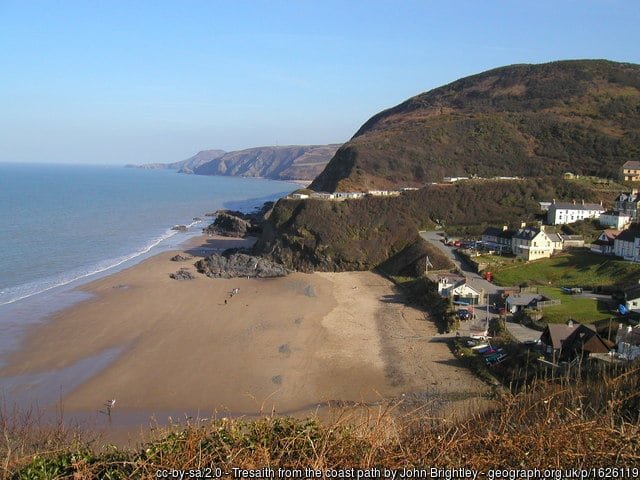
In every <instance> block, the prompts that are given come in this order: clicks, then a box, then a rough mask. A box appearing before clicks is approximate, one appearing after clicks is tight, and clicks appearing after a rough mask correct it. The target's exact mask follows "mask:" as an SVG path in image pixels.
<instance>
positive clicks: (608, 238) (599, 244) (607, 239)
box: [591, 228, 620, 255]
mask: <svg viewBox="0 0 640 480" xmlns="http://www.w3.org/2000/svg"><path fill="white" fill-rule="evenodd" d="M618 235H620V230H615V229H612V228H608V229H606V230H603V231H602V233H601V234H600V235H599V236H598V238H597V240H596V241H594V242H593V243H592V244H591V251H592V252H594V253H601V254H602V255H613V242H614V240H615V239H616V238H617V237H618Z"/></svg>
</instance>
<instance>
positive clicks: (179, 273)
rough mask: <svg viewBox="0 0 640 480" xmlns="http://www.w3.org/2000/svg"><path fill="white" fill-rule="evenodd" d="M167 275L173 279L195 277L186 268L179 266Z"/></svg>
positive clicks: (191, 278) (190, 278)
mask: <svg viewBox="0 0 640 480" xmlns="http://www.w3.org/2000/svg"><path fill="white" fill-rule="evenodd" d="M169 277H171V278H173V279H174V280H193V279H194V278H196V277H194V276H193V273H191V272H190V271H189V270H187V269H186V268H181V269H180V270H178V271H177V272H174V273H170V274H169Z"/></svg>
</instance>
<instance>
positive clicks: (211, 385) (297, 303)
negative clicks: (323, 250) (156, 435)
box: [0, 237, 488, 419]
mask: <svg viewBox="0 0 640 480" xmlns="http://www.w3.org/2000/svg"><path fill="white" fill-rule="evenodd" d="M205 241H206V242H208V243H206V244H205V246H206V248H208V249H211V248H226V247H229V246H232V245H231V244H232V243H233V242H236V243H237V242H238V240H235V239H224V238H213V239H211V238H206V237H201V238H199V239H198V240H197V242H198V243H197V244H196V243H193V244H192V245H189V248H188V249H187V251H188V252H190V253H192V254H196V255H198V254H204V251H203V250H201V249H199V248H200V247H199V246H198V245H199V244H202V243H204V242H205ZM176 253H179V252H168V253H163V254H160V255H157V256H155V257H152V258H150V259H148V260H146V261H144V262H142V263H140V264H138V265H136V266H134V267H131V268H129V269H127V270H124V271H121V272H119V273H116V274H113V275H111V276H109V277H106V278H103V279H100V280H97V281H95V282H92V283H90V284H88V285H86V286H84V287H83V288H82V290H84V291H87V292H89V293H91V294H92V295H93V298H92V299H90V300H88V301H85V302H82V303H80V304H78V305H76V306H74V307H72V308H69V309H67V310H64V311H62V312H59V313H57V314H55V315H54V316H52V318H50V319H49V320H48V321H47V322H46V323H44V324H42V325H39V326H37V327H34V328H33V329H32V330H31V331H30V332H29V333H28V335H27V338H26V340H25V342H24V344H23V346H22V348H21V349H20V351H18V352H16V353H15V354H12V355H11V356H9V357H8V358H6V362H7V364H6V366H5V367H4V368H3V369H2V370H0V377H5V379H6V378H7V377H11V378H13V379H14V380H16V379H18V380H19V379H20V378H29V376H34V375H37V374H40V373H43V372H56V371H65V370H69V369H72V368H74V366H77V365H79V364H81V363H82V362H83V361H84V362H86V361H87V359H91V358H92V357H93V358H103V357H104V356H105V355H107V356H108V358H109V361H108V362H106V366H105V365H102V364H101V365H100V369H99V370H98V371H96V372H93V371H92V372H91V374H90V375H88V378H86V379H85V378H84V377H82V375H81V373H80V374H78V375H80V376H79V377H77V378H79V379H81V381H78V382H77V383H78V385H73V386H72V388H70V389H68V390H64V389H62V390H61V394H60V402H61V405H62V407H63V408H64V410H65V412H67V414H69V413H71V412H77V413H83V412H84V413H85V414H87V415H90V414H95V413H96V412H99V411H104V404H105V401H106V400H108V399H112V398H114V399H116V400H117V408H116V409H114V410H113V416H114V417H115V416H116V414H117V415H120V416H122V418H125V417H127V416H130V417H131V418H138V419H139V418H149V417H150V416H153V415H155V416H156V418H158V419H160V417H161V416H162V415H164V414H166V413H167V412H174V413H175V414H179V412H194V411H197V412H203V413H204V414H206V415H210V414H211V412H218V413H229V414H234V415H236V414H237V415H243V414H246V415H254V414H259V413H261V412H263V413H264V412H266V413H270V412H271V411H276V412H278V413H294V412H300V411H309V410H312V409H313V408H315V407H316V406H317V405H321V404H326V403H327V402H329V403H332V404H353V403H360V402H362V403H366V404H372V403H376V402H381V401H382V400H383V399H389V398H402V397H403V395H407V396H410V397H411V398H413V399H416V398H419V397H420V395H426V396H430V395H431V394H432V393H433V392H437V393H438V394H439V395H444V396H447V395H448V396H452V397H460V396H463V397H465V396H468V397H473V396H476V395H482V394H483V393H486V392H487V389H488V388H487V387H486V385H484V384H483V383H482V382H480V381H479V380H478V379H476V378H475V377H474V376H473V375H471V374H470V373H469V372H468V371H467V370H465V369H464V368H461V367H460V366H459V365H458V364H457V361H456V360H455V359H454V357H453V356H452V354H451V353H450V351H449V348H448V347H447V345H446V343H443V342H441V341H440V339H439V338H438V337H437V335H436V330H435V328H434V326H433V325H432V323H431V322H430V321H428V320H426V319H425V315H424V312H421V311H419V310H417V309H414V308H412V307H409V306H406V305H405V303H404V298H402V295H401V294H400V293H398V292H397V291H396V288H395V287H394V285H393V284H392V283H391V282H389V281H388V280H386V279H385V278H383V277H381V276H379V275H377V274H375V273H371V272H346V273H315V274H302V273H293V274H291V275H289V276H287V277H284V278H277V279H246V278H243V279H230V280H225V279H211V278H207V277H205V276H203V275H201V274H199V273H197V272H196V270H195V267H194V266H193V263H194V261H195V260H196V259H197V258H194V259H193V260H189V261H186V262H172V261H170V260H169V259H170V257H172V256H173V255H175V254H176ZM181 267H185V268H188V269H189V270H190V271H191V272H192V273H194V275H195V276H196V278H195V279H194V280H185V281H176V280H173V279H171V278H169V273H171V272H175V271H176V270H178V269H179V268H181ZM234 288H239V294H237V295H234V296H233V297H231V296H230V294H229V292H230V291H231V290H233V289H234ZM225 300H226V304H225ZM103 363H104V362H103ZM85 376H87V375H85ZM71 383H72V384H73V382H71ZM429 392H431V393H429Z"/></svg>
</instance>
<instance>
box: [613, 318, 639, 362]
mask: <svg viewBox="0 0 640 480" xmlns="http://www.w3.org/2000/svg"><path fill="white" fill-rule="evenodd" d="M616 353H617V354H618V355H619V356H620V357H622V358H624V359H625V360H635V359H636V358H640V327H635V328H633V327H631V325H627V326H625V325H622V324H619V325H618V332H617V333H616Z"/></svg>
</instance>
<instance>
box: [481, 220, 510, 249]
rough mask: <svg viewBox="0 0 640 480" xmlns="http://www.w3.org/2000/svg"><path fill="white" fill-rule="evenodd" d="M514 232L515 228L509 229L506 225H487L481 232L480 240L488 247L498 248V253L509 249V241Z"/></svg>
mask: <svg viewBox="0 0 640 480" xmlns="http://www.w3.org/2000/svg"><path fill="white" fill-rule="evenodd" d="M515 233H516V232H515V230H509V227H507V226H506V225H504V226H503V227H502V228H497V227H487V228H485V230H484V232H482V242H483V243H484V244H486V245H487V246H488V247H489V248H494V249H496V250H499V251H500V253H502V252H503V251H511V242H512V239H513V235H514V234H515Z"/></svg>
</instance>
